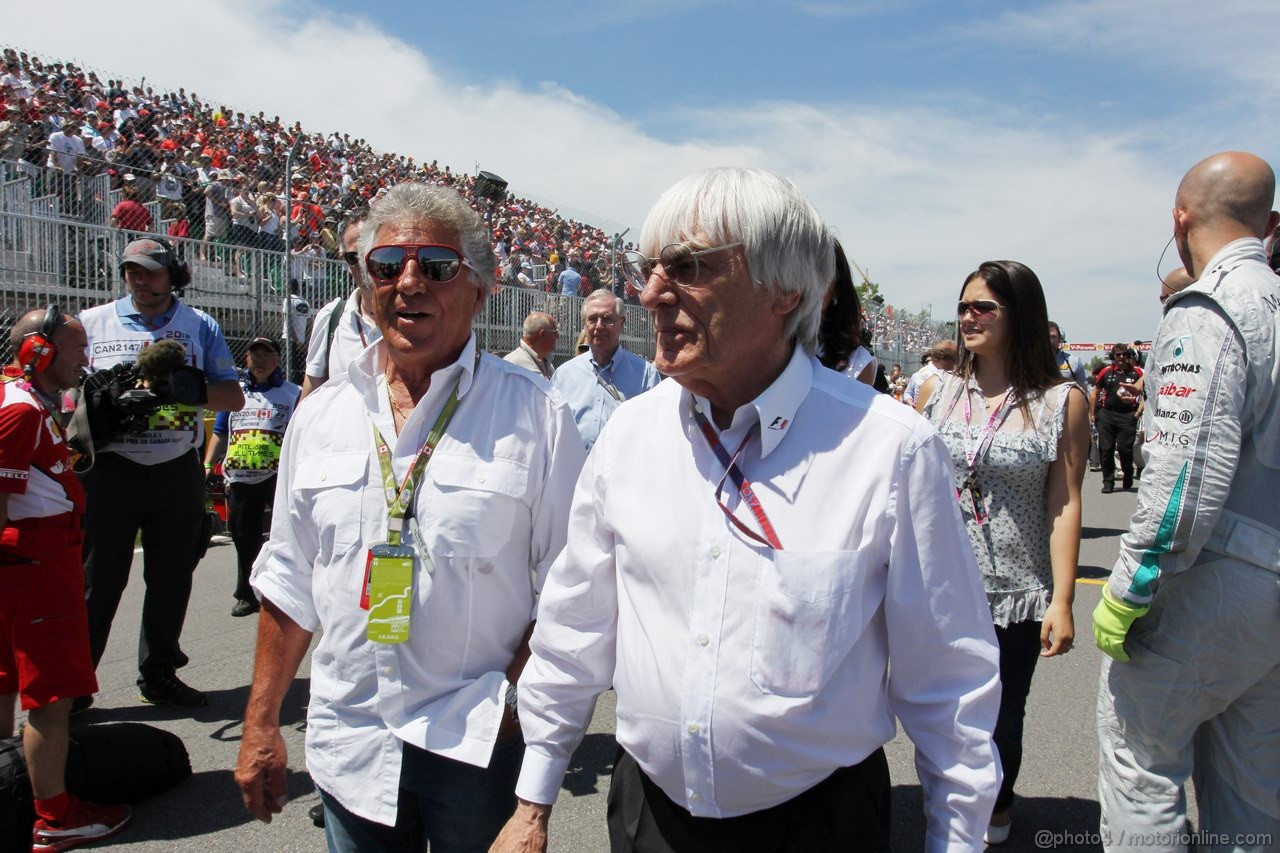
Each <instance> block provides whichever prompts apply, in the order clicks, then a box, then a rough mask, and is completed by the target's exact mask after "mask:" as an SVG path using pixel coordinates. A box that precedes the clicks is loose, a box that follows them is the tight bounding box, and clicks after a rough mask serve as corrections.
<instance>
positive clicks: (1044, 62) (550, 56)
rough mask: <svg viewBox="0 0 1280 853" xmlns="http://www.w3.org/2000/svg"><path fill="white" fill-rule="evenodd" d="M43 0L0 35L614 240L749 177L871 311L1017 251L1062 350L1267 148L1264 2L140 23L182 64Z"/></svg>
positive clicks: (681, 5)
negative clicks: (794, 200)
mask: <svg viewBox="0 0 1280 853" xmlns="http://www.w3.org/2000/svg"><path fill="white" fill-rule="evenodd" d="M64 5H65V6H66V7H67V8H66V9H65V15H64V16H63V17H62V19H63V21H64V22H66V23H65V24H63V25H61V26H59V27H57V28H53V27H50V26H49V25H48V20H47V16H45V15H43V14H41V12H40V11H39V10H38V9H36V8H34V7H31V6H30V5H27V6H25V7H22V8H21V9H19V10H16V11H15V12H11V13H10V16H11V17H13V16H16V18H17V19H16V20H13V21H11V22H9V23H10V26H8V27H7V31H6V35H5V38H6V39H7V40H10V43H12V44H14V45H16V46H20V47H24V48H28V49H33V50H36V51H39V52H43V53H53V54H57V55H60V56H63V57H74V58H78V59H79V60H80V61H82V62H84V63H85V64H87V65H89V66H90V67H97V68H99V69H102V70H111V71H115V72H117V73H120V74H123V75H126V76H132V77H137V76H140V75H141V74H146V75H147V76H148V80H149V81H152V82H155V83H156V84H157V85H160V86H163V87H166V88H167V87H177V86H179V85H185V86H186V88H187V89H188V90H191V89H193V88H194V89H196V90H197V91H200V92H201V94H202V95H207V96H209V97H213V98H217V99H220V100H225V101H227V102H229V103H233V104H235V105H236V107H237V108H240V107H243V108H244V109H246V110H253V111H256V110H258V109H264V110H267V111H268V112H269V113H279V114H280V115H282V116H285V117H287V118H298V119H301V120H302V121H303V123H304V126H306V127H308V128H309V129H321V130H330V129H341V130H344V131H349V132H351V133H352V134H353V135H355V136H364V137H367V138H369V139H370V140H371V141H372V142H373V143H374V144H375V145H377V146H378V147H381V148H385V149H389V150H395V151H400V152H403V153H409V154H413V155H415V156H417V157H419V158H424V157H425V158H427V159H436V158H438V159H440V160H441V162H443V163H449V164H451V165H453V166H454V167H455V168H464V169H468V170H470V169H472V168H474V165H475V163H476V162H477V161H479V163H480V166H481V168H484V169H488V170H491V171H495V172H497V173H499V174H501V175H502V176H503V177H505V178H507V180H509V181H510V183H511V186H512V189H513V190H515V191H517V192H521V193H524V194H529V195H533V196H536V197H538V198H540V199H542V200H547V201H552V202H554V203H555V204H557V205H559V206H560V207H561V208H562V209H563V210H569V209H573V210H577V211H583V212H590V213H591V214H594V215H595V216H596V217H598V218H607V219H608V220H610V221H612V222H616V223H621V224H622V225H628V226H631V227H632V228H633V229H635V230H637V231H638V230H639V225H640V223H641V221H642V220H643V217H644V214H645V212H646V211H647V209H648V207H649V205H650V204H651V203H652V202H653V200H654V199H655V198H656V196H657V195H658V193H660V192H661V190H662V189H664V188H665V187H666V186H668V185H670V184H671V183H673V182H674V181H675V180H677V179H678V178H680V177H682V176H683V175H685V174H687V173H689V172H691V171H695V170H697V169H702V168H707V167H710V166H715V165H730V164H731V165H748V166H758V167H762V168H766V169H770V170H772V171H776V172H779V173H781V174H783V175H786V176H787V177H790V178H791V179H792V180H794V181H795V182H796V183H797V184H798V185H799V186H800V188H801V189H802V190H803V191H804V192H805V193H806V194H807V195H808V196H809V197H810V198H811V200H813V201H814V203H815V204H816V205H817V207H818V209H819V210H820V211H822V212H823V214H824V215H825V216H826V217H827V218H828V220H829V221H830V222H831V223H832V225H833V227H834V228H835V229H836V230H837V232H838V233H839V235H840V237H841V239H842V241H843V242H844V243H845V245H846V247H847V248H849V249H850V251H851V253H852V254H853V256H854V257H855V258H856V259H857V260H858V262H859V263H860V264H862V266H864V267H865V268H867V270H868V271H869V273H870V275H871V278H872V279H874V280H876V281H878V282H879V283H880V284H881V285H882V287H883V289H884V291H885V293H886V295H887V297H888V298H889V300H890V301H891V302H893V303H895V304H897V305H899V306H901V307H903V308H906V309H910V310H919V309H920V308H922V307H924V306H932V310H933V314H934V316H935V317H937V318H939V319H941V318H944V317H945V315H946V314H947V313H948V308H949V306H951V305H953V304H954V302H955V299H956V296H957V294H958V291H959V288H960V284H961V282H962V281H963V279H964V277H965V275H966V274H967V273H968V272H969V271H971V270H972V269H974V268H975V267H976V266H977V264H978V263H979V262H981V261H983V260H985V259H988V258H997V257H999V258H1014V259H1017V260H1021V261H1024V262H1026V263H1027V264H1029V265H1030V266H1031V267H1032V268H1033V269H1034V270H1036V272H1037V273H1038V274H1039V275H1040V278H1041V280H1042V281H1043V282H1044V285H1045V290H1046V295H1047V298H1048V301H1049V305H1050V312H1051V314H1052V315H1053V316H1054V317H1055V318H1056V319H1058V320H1059V321H1060V322H1061V323H1062V325H1063V327H1064V330H1065V331H1066V333H1067V336H1068V338H1069V339H1071V340H1075V341H1083V340H1113V339H1126V340H1133V339H1134V338H1149V337H1150V336H1151V335H1152V334H1153V333H1154V331H1155V326H1156V323H1157V322H1158V320H1159V312H1158V303H1157V302H1156V299H1155V294H1156V291H1157V288H1158V285H1157V283H1156V281H1155V266H1156V260H1157V258H1158V256H1159V254H1160V250H1161V248H1162V247H1163V245H1164V243H1165V241H1166V240H1167V239H1168V236H1169V234H1170V213H1169V211H1170V208H1171V207H1172V199H1173V193H1174V190H1175V188H1176V186H1177V182H1178V179H1179V178H1180V176H1181V175H1182V173H1183V172H1184V171H1185V170H1186V169H1187V168H1189V167H1190V166H1191V165H1192V164H1194V163H1195V162H1196V161H1198V160H1200V159H1201V158H1203V157H1205V156H1207V155H1209V154H1211V153H1214V152H1215V151H1218V150H1223V149H1227V148H1243V149H1246V150H1251V151H1254V152H1255V153H1258V154H1260V155H1261V156H1263V157H1265V158H1266V159H1268V160H1269V161H1271V162H1272V163H1276V162H1278V160H1280V150H1277V149H1278V148H1280V146H1278V145H1277V134H1276V132H1275V122H1274V120H1273V116H1274V115H1275V114H1276V107H1277V106H1280V51H1276V50H1275V49H1274V47H1273V43H1274V41H1275V38H1276V34H1277V33H1280V7H1278V6H1277V5H1276V4H1275V3H1274V2H1259V0H1221V2H1215V3H1212V4H1205V3H1193V2H1184V0H1176V2H1175V0H1166V2H1143V3H1138V2H1120V0H1048V2H1039V3H1019V4H1001V3H994V2H977V1H975V2H963V1H962V0H961V2H951V3H924V2H911V0H904V2H887V0H861V1H860V2H858V1H857V0H854V2H836V0H829V2H823V0H781V2H771V3H766V2H727V0H683V2H674V0H619V2H612V3H608V4H603V3H588V2H582V0H573V2H561V3H540V2H526V3H509V2H490V3H483V4H481V3H472V4H439V3H429V4H424V3H409V2H403V3H401V2H394V3H392V2H388V3H377V2H371V3H366V4H360V5H357V4H350V3H347V4H338V3H328V2H324V3H320V2H312V3H306V4H303V3H289V2H283V0H266V2H249V0H205V2H202V3H201V4H199V5H197V4H170V5H169V6H167V7H166V10H165V12H164V17H165V19H166V26H165V27H164V28H163V29H165V30H167V31H169V32H197V31H203V32H207V33H211V34H213V35H212V40H211V41H209V42H206V43H202V44H203V46H204V51H203V52H201V51H197V50H194V48H195V46H196V45H195V43H193V42H191V41H190V40H187V41H180V42H179V44H181V45H184V46H185V47H184V49H182V50H176V51H175V50H156V51H152V52H147V51H139V50H120V49H118V48H117V47H115V46H118V45H121V44H129V43H136V33H135V32H134V31H133V29H132V27H133V25H132V23H131V22H130V21H129V20H128V18H127V16H106V17H105V18H104V16H102V15H101V14H99V6H98V5H97V4H96V3H92V2H89V0H66V2H65V4H64ZM75 22H84V23H75ZM285 81H296V83H295V84H293V85H284V83H285ZM1168 265H1169V262H1168V261H1166V267H1167V266H1168Z"/></svg>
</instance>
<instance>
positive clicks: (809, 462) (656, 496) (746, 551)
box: [495, 168, 1000, 853]
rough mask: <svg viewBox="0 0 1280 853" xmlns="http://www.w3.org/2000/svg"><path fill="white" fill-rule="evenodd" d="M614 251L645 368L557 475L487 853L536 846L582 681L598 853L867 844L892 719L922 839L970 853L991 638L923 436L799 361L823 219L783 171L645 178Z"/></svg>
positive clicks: (884, 817) (580, 702)
mask: <svg viewBox="0 0 1280 853" xmlns="http://www.w3.org/2000/svg"><path fill="white" fill-rule="evenodd" d="M639 242H640V247H641V249H642V250H643V251H641V252H637V253H627V255H626V256H625V258H624V261H625V267H626V275H627V276H628V278H629V279H631V280H633V282H634V281H638V279H639V278H640V277H643V278H644V284H643V291H642V292H641V296H640V299H641V303H642V304H643V305H644V307H645V308H646V309H647V310H648V311H649V313H650V315H651V316H652V318H653V324H654V326H655V328H656V331H657V355H656V358H655V366H656V367H657V369H658V370H660V371H661V372H662V373H664V374H665V375H667V376H668V377H669V378H668V380H667V381H664V382H663V383H662V384H660V385H659V386H658V387H657V388H655V389H654V390H652V391H649V392H647V393H645V394H643V395H641V396H640V397H639V398H637V399H635V400H632V401H630V402H628V403H627V404H626V405H624V406H621V407H620V408H619V409H618V410H617V411H616V412H615V413H614V416H613V419H612V420H611V421H610V423H609V426H608V428H607V429H605V430H604V432H603V433H601V435H600V437H599V440H598V441H597V442H596V445H595V447H594V449H593V450H592V452H591V455H590V456H589V457H588V459H587V464H586V466H585V467H584V469H583V472H582V476H581V477H580V478H579V480H578V486H577V491H576V493H575V494H574V498H573V505H572V507H571V509H570V517H571V519H572V522H573V523H572V525H571V527H570V530H569V537H568V542H567V544H566V546H565V550H564V552H563V553H562V554H561V555H560V557H559V558H558V559H557V560H556V562H555V565H554V566H553V567H552V569H551V573H550V575H549V576H548V579H547V583H546V586H545V587H544V589H543V594H542V598H541V600H540V602H539V609H538V624H537V627H536V629H535V631H534V635H533V640H532V643H531V646H532V652H533V656H532V657H531V658H530V661H529V665H528V666H527V667H526V669H525V672H524V675H523V677H522V678H521V680H520V690H519V701H520V721H521V725H522V727H523V729H524V734H525V740H526V743H527V744H528V746H527V751H526V755H525V760H524V767H523V769H522V772H521V776H520V782H519V785H518V786H517V788H516V793H517V795H518V796H519V797H520V798H521V804H520V806H519V807H518V808H517V810H516V814H515V815H514V816H513V817H512V819H511V820H510V821H509V822H508V824H507V827H506V829H504V831H503V835H502V836H500V837H499V839H498V841H497V843H496V845H495V849H497V850H499V851H511V850H536V849H540V847H541V845H542V844H545V838H546V827H547V821H548V818H549V813H550V809H551V804H552V803H554V802H555V800H556V795H557V793H558V792H559V789H560V786H561V782H562V780H563V777H564V774H565V771H566V768H567V767H568V765H569V760H570V756H571V755H572V753H573V750H574V748H575V746H576V745H577V744H578V743H579V741H580V740H581V738H582V735H583V732H584V730H585V728H586V725H587V723H588V721H589V719H590V717H591V711H592V708H593V706H594V704H595V700H596V696H597V695H598V694H599V693H600V692H602V691H603V690H605V689H607V688H608V687H609V686H610V685H613V686H614V688H615V690H616V692H617V717H618V725H617V739H618V744H619V747H620V750H619V752H618V756H617V760H616V761H615V763H614V771H613V779H612V782H611V785H610V791H609V809H608V812H609V815H608V820H609V835H610V844H611V848H612V849H613V850H614V851H631V850H634V851H651V850H652V851H658V850H661V851H699V853H701V851H729V850H734V851H737V850H754V849H760V848H761V846H762V845H767V846H769V847H771V848H773V849H776V848H778V847H782V846H784V845H785V846H786V848H787V849H794V850H888V849H889V814H888V808H889V770H888V765H887V761H886V758H885V755H884V752H883V746H884V744H885V743H887V742H888V741H889V740H891V739H892V738H893V737H894V733H895V731H896V727H895V724H896V721H897V720H901V721H902V723H903V725H904V727H905V729H906V731H907V733H908V734H909V735H910V736H911V738H912V739H913V741H914V742H915V745H916V748H917V750H918V753H919V756H920V757H919V758H918V760H917V766H918V767H919V769H920V773H921V774H922V776H923V781H924V790H925V798H926V802H925V812H926V814H927V815H928V822H929V826H928V833H927V841H926V847H927V849H928V850H930V851H940V850H945V849H975V848H976V847H977V846H978V845H980V844H981V839H982V833H983V831H984V830H985V829H986V825H987V819H988V817H989V816H990V814H991V808H992V804H993V803H994V802H995V796H996V790H997V788H998V785H999V780H1000V770H999V763H998V761H997V759H996V756H995V753H994V750H993V746H992V742H991V732H992V729H993V728H994V726H995V719H996V712H997V709H998V706H999V693H1000V686H999V667H998V664H997V652H996V646H995V633H994V631H993V629H992V627H991V616H990V613H989V611H988V609H987V603H986V596H985V594H984V593H983V590H982V582H981V579H980V576H979V572H978V567H977V565H976V563H975V561H974V557H973V552H972V549H971V548H970V547H969V540H968V537H967V535H966V533H965V529H964V527H963V525H962V524H961V521H960V515H959V513H958V512H957V511H956V507H955V485H954V473H953V470H952V465H951V458H950V456H949V454H948V453H947V450H946V447H945V445H943V443H942V441H941V439H940V437H939V436H938V435H937V433H936V432H935V431H934V430H933V429H932V428H931V427H930V426H929V425H928V424H927V423H926V422H925V421H924V420H923V419H922V418H921V417H919V416H918V415H917V414H916V413H915V412H912V411H910V410H909V409H907V408H906V407H904V406H901V405H899V404H898V403H896V402H895V401H894V400H892V399H891V398H889V397H887V396H885V395H882V394H878V393H876V391H875V390H874V389H872V388H871V387H870V386H867V385H863V384H862V383H860V382H849V381H848V380H847V379H846V378H845V377H843V376H840V375H839V374H837V373H835V372H834V371H830V370H826V369H825V368H823V367H822V365H821V363H820V362H819V361H818V360H817V359H816V358H814V356H813V352H814V350H815V348H816V346H817V336H818V326H819V321H820V318H821V313H822V306H823V302H824V297H825V295H826V291H827V287H828V285H829V284H830V283H831V280H832V279H833V278H834V277H835V246H834V240H833V239H832V236H831V233H830V231H829V230H828V229H827V227H826V225H825V223H824V222H823V221H822V219H821V218H820V217H819V215H818V213H817V211H816V210H815V209H814V208H813V207H812V205H810V204H809V203H808V201H806V200H805V199H804V198H803V197H802V196H801V195H800V193H799V191H798V190H797V189H796V188H795V186H793V185H792V184H791V183H790V182H788V181H786V180H784V179H782V178H779V177H777V176H775V175H771V174H768V173H766V172H761V171H757V170H747V169H727V168H726V169H714V170H711V171H708V172H703V173H700V174H696V175H693V176H691V177H689V178H686V179H684V180H683V181H681V182H679V183H677V184H676V185H675V186H674V187H672V188H671V189H669V190H667V191H666V192H665V193H664V194H663V195H662V196H661V197H660V198H659V199H658V202H657V204H656V205H655V207H654V209H653V210H651V211H650V213H649V216H648V217H647V219H646V221H645V225H644V228H643V229H642V232H641V236H640V241H639ZM633 276H634V277H635V278H634V279H633ZM891 663H892V666H891V665H890V664H891Z"/></svg>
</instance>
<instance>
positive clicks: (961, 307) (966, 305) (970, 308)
mask: <svg viewBox="0 0 1280 853" xmlns="http://www.w3.org/2000/svg"><path fill="white" fill-rule="evenodd" d="M1003 307H1004V306H1003V305H1001V304H1000V303H999V302H996V301H995V300H994V299H975V300H973V301H972V302H957V303H956V317H957V318H961V317H964V315H965V314H972V315H973V319H975V320H977V321H978V322H980V323H981V322H986V321H988V320H991V319H994V318H995V316H996V312H997V311H999V310H1000V309H1001V308H1003Z"/></svg>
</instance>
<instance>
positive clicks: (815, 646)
mask: <svg viewBox="0 0 1280 853" xmlns="http://www.w3.org/2000/svg"><path fill="white" fill-rule="evenodd" d="M870 572H871V559H870V557H869V556H868V555H866V554H863V553H862V552H859V551H773V552H770V553H768V554H766V555H765V556H763V557H762V558H761V560H760V570H759V577H758V579H757V581H756V605H755V628H754V630H753V632H752V642H751V680H752V682H753V683H754V684H755V685H756V687H758V688H759V689H760V690H761V691H763V692H765V693H769V694H773V695H778V696H795V697H808V696H813V695H814V694H816V693H817V692H818V691H819V690H821V689H822V687H823V685H825V684H826V683H827V681H828V680H829V679H830V678H831V675H832V673H834V672H835V670H836V668H837V667H838V666H839V664H840V662H841V661H842V660H843V659H844V658H845V656H846V655H847V654H848V652H849V649H850V648H851V647H852V645H853V643H854V641H855V640H856V639H857V638H858V636H859V635H861V633H862V629H863V627H864V623H865V621H866V620H865V619H863V618H862V616H861V615H860V613H861V611H862V610H864V609H865V608H862V607H861V606H857V607H854V606H852V605H853V604H857V603H858V602H859V597H860V596H861V595H862V594H863V593H864V592H865V588H866V586H867V579H868V577H869V574H870Z"/></svg>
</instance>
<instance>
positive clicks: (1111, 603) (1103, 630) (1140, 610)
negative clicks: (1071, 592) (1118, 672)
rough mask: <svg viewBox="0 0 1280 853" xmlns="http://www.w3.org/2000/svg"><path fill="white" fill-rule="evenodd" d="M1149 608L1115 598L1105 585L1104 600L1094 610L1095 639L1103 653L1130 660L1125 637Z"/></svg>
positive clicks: (1121, 659) (1122, 659) (1115, 658)
mask: <svg viewBox="0 0 1280 853" xmlns="http://www.w3.org/2000/svg"><path fill="white" fill-rule="evenodd" d="M1148 609H1149V608H1147V607H1135V606H1134V605H1132V604H1126V603H1125V602H1123V601H1120V600H1119V599H1116V598H1113V597H1112V595H1111V591H1110V590H1108V589H1107V588H1106V587H1105V586H1104V587H1103V588H1102V600H1101V601H1099V602H1098V606H1097V607H1096V608H1094V611H1093V639H1094V641H1095V642H1096V643H1097V644H1098V648H1099V649H1101V650H1102V652H1103V654H1106V655H1108V656H1109V657H1111V658H1113V659H1114V660H1118V661H1121V662H1123V661H1127V660H1129V654H1128V652H1126V651H1125V650H1124V638H1125V636H1126V635H1127V634H1128V633H1129V629H1130V628H1131V627H1132V626H1133V623H1134V622H1135V621H1137V619H1138V617H1139V616H1142V615H1144V614H1145V613H1146V612H1147V610H1148Z"/></svg>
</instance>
